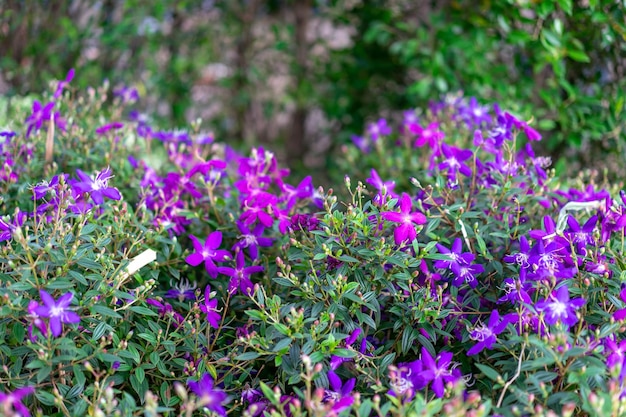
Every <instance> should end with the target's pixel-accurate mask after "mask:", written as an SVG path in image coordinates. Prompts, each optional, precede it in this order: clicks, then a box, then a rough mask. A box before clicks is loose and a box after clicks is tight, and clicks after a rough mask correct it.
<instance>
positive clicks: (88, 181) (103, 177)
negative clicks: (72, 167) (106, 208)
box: [72, 168, 122, 205]
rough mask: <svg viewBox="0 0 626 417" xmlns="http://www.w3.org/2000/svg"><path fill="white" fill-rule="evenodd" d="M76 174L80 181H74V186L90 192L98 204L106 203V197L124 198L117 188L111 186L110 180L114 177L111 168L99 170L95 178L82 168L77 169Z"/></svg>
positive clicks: (113, 198) (82, 191)
mask: <svg viewBox="0 0 626 417" xmlns="http://www.w3.org/2000/svg"><path fill="white" fill-rule="evenodd" d="M76 175H78V178H80V181H76V182H74V183H73V184H72V188H74V190H76V191H78V192H81V193H90V196H91V198H92V199H93V201H94V203H96V204H98V205H100V204H102V203H104V197H107V198H110V199H111V200H120V199H121V198H122V195H121V194H120V192H119V191H118V190H117V188H114V187H109V180H110V179H111V178H113V174H112V173H111V169H110V168H105V169H103V170H102V171H100V172H97V173H96V175H95V177H93V178H92V177H90V176H89V175H87V174H85V173H84V172H83V171H81V170H80V169H77V170H76Z"/></svg>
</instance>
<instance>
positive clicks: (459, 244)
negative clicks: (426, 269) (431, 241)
mask: <svg viewBox="0 0 626 417" xmlns="http://www.w3.org/2000/svg"><path fill="white" fill-rule="evenodd" d="M436 247H437V250H439V253H441V254H444V255H447V256H448V258H449V259H439V260H437V261H435V262H434V264H433V266H434V267H435V268H442V269H451V270H452V271H455V272H458V270H459V268H460V267H461V265H469V264H471V263H472V261H473V260H474V258H475V256H474V254H473V253H471V252H463V241H462V240H461V238H456V239H454V242H453V243H452V247H451V248H450V249H448V248H446V247H445V246H443V245H442V244H440V243H437V245H436Z"/></svg>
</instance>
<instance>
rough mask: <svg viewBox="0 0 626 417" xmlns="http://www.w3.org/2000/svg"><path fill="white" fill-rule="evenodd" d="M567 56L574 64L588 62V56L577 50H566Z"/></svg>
mask: <svg viewBox="0 0 626 417" xmlns="http://www.w3.org/2000/svg"><path fill="white" fill-rule="evenodd" d="M567 56H568V57H570V58H572V59H573V60H574V61H576V62H590V61H591V60H590V59H589V56H588V55H587V54H586V53H585V51H581V50H578V49H568V50H567Z"/></svg>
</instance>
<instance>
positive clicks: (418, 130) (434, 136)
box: [411, 122, 444, 148]
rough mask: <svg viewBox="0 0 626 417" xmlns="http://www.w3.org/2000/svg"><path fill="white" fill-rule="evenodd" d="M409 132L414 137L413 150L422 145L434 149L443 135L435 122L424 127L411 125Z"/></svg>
mask: <svg viewBox="0 0 626 417" xmlns="http://www.w3.org/2000/svg"><path fill="white" fill-rule="evenodd" d="M411 132H412V133H413V134H414V135H415V143H414V144H413V147H415V148H421V147H422V146H424V145H427V146H428V147H430V148H434V147H435V146H436V145H437V144H438V143H439V142H441V141H442V140H443V138H444V133H443V132H442V131H441V130H439V123H437V122H433V123H431V124H429V125H428V126H426V127H422V126H420V125H419V124H413V125H411Z"/></svg>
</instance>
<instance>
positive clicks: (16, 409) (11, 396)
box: [0, 387, 35, 417]
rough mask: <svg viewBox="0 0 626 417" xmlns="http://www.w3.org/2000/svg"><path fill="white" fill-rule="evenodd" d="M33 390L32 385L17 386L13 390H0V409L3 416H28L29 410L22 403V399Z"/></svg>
mask: <svg viewBox="0 0 626 417" xmlns="http://www.w3.org/2000/svg"><path fill="white" fill-rule="evenodd" d="M34 392H35V388H34V387H23V388H18V389H16V390H15V391H13V392H9V393H4V392H0V406H1V407H0V411H2V413H1V414H2V415H4V416H21V417H30V411H28V408H27V407H26V406H25V405H24V404H22V399H23V398H24V397H26V396H28V395H32V394H34Z"/></svg>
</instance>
